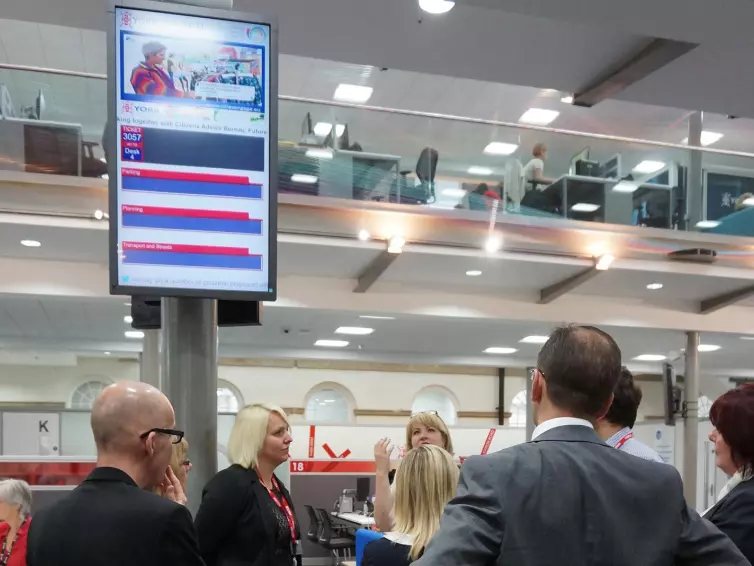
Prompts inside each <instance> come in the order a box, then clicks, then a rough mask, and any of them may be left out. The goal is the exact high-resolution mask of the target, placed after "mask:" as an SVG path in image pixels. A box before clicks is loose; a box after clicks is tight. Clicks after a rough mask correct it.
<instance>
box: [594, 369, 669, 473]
mask: <svg viewBox="0 0 754 566" xmlns="http://www.w3.org/2000/svg"><path fill="white" fill-rule="evenodd" d="M641 397H642V393H641V389H640V388H639V386H638V385H636V383H635V382H634V376H633V374H632V373H631V372H630V371H628V368H626V367H625V366H624V367H623V370H622V371H621V376H620V378H619V379H618V385H616V387H615V391H613V403H612V405H610V410H609V411H608V412H607V414H606V415H605V416H604V417H603V418H601V419H599V420H598V421H597V422H595V423H594V429H595V430H596V431H597V434H598V435H599V436H600V438H601V439H602V440H604V441H605V442H606V443H607V444H608V446H612V447H613V448H616V449H618V450H622V451H623V452H626V453H627V454H632V455H634V456H637V457H639V458H643V459H645V460H649V461H651V462H660V463H663V462H664V460H663V459H662V457H661V456H660V455H659V454H658V453H657V452H655V451H654V450H652V449H651V448H650V447H649V446H647V445H646V444H644V443H643V442H641V441H640V440H637V439H636V438H634V432H633V428H634V424H636V415H637V413H638V411H639V405H640V404H641Z"/></svg>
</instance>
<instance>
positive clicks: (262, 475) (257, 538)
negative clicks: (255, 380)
mask: <svg viewBox="0 0 754 566" xmlns="http://www.w3.org/2000/svg"><path fill="white" fill-rule="evenodd" d="M292 440H293V439H292V438H291V434H290V425H289V423H288V417H287V416H286V414H285V412H283V410H282V409H281V408H279V407H275V406H274V405H266V404H258V405H249V406H247V407H244V408H243V409H242V410H241V411H240V412H239V413H238V416H237V417H236V422H235V424H234V425H233V430H232V432H231V434H230V442H229V443H228V456H229V459H230V461H231V462H232V465H231V466H230V467H229V468H227V469H225V470H222V471H220V472H218V473H217V475H215V477H214V478H212V480H210V482H209V483H208V484H207V486H206V487H205V488H204V492H203V494H202V503H201V506H200V507H199V511H198V512H197V515H196V521H195V526H196V533H197V537H198V539H199V549H200V552H201V554H202V557H203V558H204V561H205V562H206V563H207V566H245V565H248V566H292V565H295V564H298V566H301V560H302V558H301V551H300V548H301V542H300V541H301V537H300V530H299V527H298V520H297V519H296V512H295V509H294V507H293V501H292V500H291V496H290V493H288V490H287V489H286V488H285V486H284V485H283V484H282V482H281V481H280V480H279V479H278V478H277V477H275V474H274V470H275V468H277V467H278V466H279V465H280V464H282V463H284V462H286V461H287V460H288V450H289V446H290V444H291V442H292Z"/></svg>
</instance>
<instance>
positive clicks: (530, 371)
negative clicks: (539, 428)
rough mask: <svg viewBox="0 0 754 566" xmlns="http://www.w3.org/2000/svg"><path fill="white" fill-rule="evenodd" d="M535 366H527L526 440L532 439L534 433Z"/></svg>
mask: <svg viewBox="0 0 754 566" xmlns="http://www.w3.org/2000/svg"><path fill="white" fill-rule="evenodd" d="M533 377H534V368H526V441H527V442H528V441H529V440H531V435H532V434H533V433H534V403H532V400H531V386H532V378H533Z"/></svg>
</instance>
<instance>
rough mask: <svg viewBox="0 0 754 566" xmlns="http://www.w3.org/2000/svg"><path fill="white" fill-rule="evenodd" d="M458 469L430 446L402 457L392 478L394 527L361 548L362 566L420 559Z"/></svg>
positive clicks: (402, 565)
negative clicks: (401, 461) (382, 536)
mask: <svg viewBox="0 0 754 566" xmlns="http://www.w3.org/2000/svg"><path fill="white" fill-rule="evenodd" d="M457 483H458V466H457V465H456V463H455V462H454V461H453V457H452V456H451V455H450V454H449V453H448V452H446V451H445V450H443V449H442V448H440V447H439V446H433V445H429V444H426V445H422V446H418V447H417V448H414V449H412V450H410V451H409V452H408V454H406V457H405V458H404V460H403V463H402V464H401V467H400V468H398V473H397V474H396V478H395V515H394V518H395V527H394V528H393V530H392V531H391V532H389V533H385V537H384V538H381V539H377V540H374V541H372V542H370V543H369V544H367V545H366V547H365V548H364V556H363V557H362V561H361V564H362V566H407V565H408V564H410V563H411V562H413V561H414V560H417V559H418V558H420V557H421V555H422V553H423V552H424V549H425V548H426V547H427V544H428V543H429V541H430V540H431V539H432V537H433V536H434V534H435V533H436V532H437V530H438V529H439V528H440V517H441V516H442V512H443V509H445V505H446V504H447V503H448V501H450V500H451V499H452V498H453V496H454V495H455V491H456V484H457Z"/></svg>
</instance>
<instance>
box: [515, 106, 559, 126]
mask: <svg viewBox="0 0 754 566" xmlns="http://www.w3.org/2000/svg"><path fill="white" fill-rule="evenodd" d="M558 114H560V112H558V111H557V110H545V109H544V108H529V109H528V110H527V111H526V112H524V113H523V114H522V115H521V117H520V118H519V119H518V121H519V122H521V123H523V124H534V125H536V126H546V125H547V124H549V123H550V122H552V121H553V120H555V118H557V117H558Z"/></svg>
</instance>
